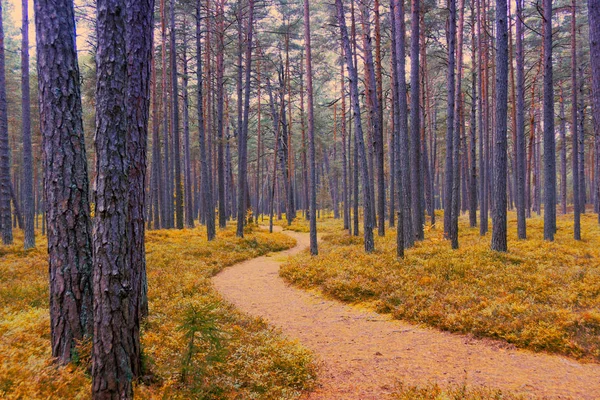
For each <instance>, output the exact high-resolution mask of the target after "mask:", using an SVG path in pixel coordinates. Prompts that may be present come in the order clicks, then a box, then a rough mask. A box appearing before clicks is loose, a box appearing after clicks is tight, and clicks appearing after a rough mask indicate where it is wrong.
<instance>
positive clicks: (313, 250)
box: [304, 0, 348, 256]
mask: <svg viewBox="0 0 600 400" xmlns="http://www.w3.org/2000/svg"><path fill="white" fill-rule="evenodd" d="M308 1H309V0H305V1H304V48H305V49H306V60H305V61H306V99H307V107H308V162H309V175H310V182H309V191H310V195H309V197H310V199H309V203H310V204H309V225H310V254H311V255H313V256H316V255H317V254H319V249H318V246H317V214H316V213H317V186H316V185H317V182H316V180H317V176H316V166H315V117H314V105H313V80H312V78H313V72H312V49H311V41H310V7H309V4H308ZM346 36H348V35H347V34H346Z"/></svg>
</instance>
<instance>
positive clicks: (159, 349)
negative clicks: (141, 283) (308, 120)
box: [0, 228, 316, 399]
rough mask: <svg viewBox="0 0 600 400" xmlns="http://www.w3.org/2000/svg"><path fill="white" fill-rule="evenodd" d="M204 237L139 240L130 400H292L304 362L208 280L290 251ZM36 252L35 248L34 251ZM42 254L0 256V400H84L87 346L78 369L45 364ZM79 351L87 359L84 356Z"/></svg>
mask: <svg viewBox="0 0 600 400" xmlns="http://www.w3.org/2000/svg"><path fill="white" fill-rule="evenodd" d="M204 237H205V232H204V229H199V228H198V229H191V230H183V231H153V232H149V233H148V236H147V241H146V242H147V260H148V281H149V302H150V304H149V306H150V317H149V318H148V321H147V322H146V323H145V324H144V326H143V327H142V346H143V352H144V363H145V364H146V366H147V367H148V371H149V374H148V376H146V377H145V381H147V383H145V384H140V385H136V389H135V390H136V395H137V397H138V398H157V399H158V398H160V399H162V398H169V399H173V398H175V399H177V398H179V399H188V398H214V399H220V398H223V399H228V398H244V399H246V398H248V399H251V398H261V399H274V398H277V399H279V398H294V397H297V396H298V395H299V394H300V393H301V392H302V391H304V390H306V389H309V388H310V387H311V386H312V384H313V383H314V380H315V375H316V372H315V367H314V363H313V360H312V358H311V356H310V353H309V352H308V351H307V350H305V349H303V348H302V347H301V346H300V345H299V344H298V343H295V342H290V341H287V340H284V339H283V338H282V337H281V336H280V335H279V333H278V332H277V331H275V330H273V329H272V328H269V327H268V326H267V325H266V324H265V323H264V322H262V321H260V320H258V319H254V318H250V317H247V316H245V315H242V314H241V313H239V312H238V311H236V310H235V309H234V308H233V307H231V306H230V305H228V304H226V303H224V302H223V301H222V299H221V298H220V297H219V296H218V294H217V293H216V292H215V291H214V290H213V288H212V286H211V284H210V281H209V278H210V277H211V276H212V275H214V274H215V273H216V272H218V271H220V270H221V269H223V268H224V267H226V266H229V265H232V264H234V263H237V262H239V261H242V260H245V259H248V258H252V257H256V256H259V255H262V254H265V253H268V252H270V251H277V250H282V249H285V248H289V247H290V246H292V245H293V244H294V243H293V239H290V238H289V237H287V236H284V235H281V234H267V233H263V232H259V231H258V230H256V231H249V232H248V234H247V235H246V238H244V239H239V238H236V237H235V235H234V231H233V230H230V229H228V230H226V231H224V232H219V233H218V239H217V240H215V241H214V242H211V243H207V242H206V240H205V238H204ZM39 242H41V240H40V241H39ZM47 268H48V266H47V259H46V251H45V244H44V243H38V248H37V249H35V250H30V251H23V250H22V237H17V240H16V244H15V245H14V246H10V247H0V398H28V399H30V398H33V399H35V398H44V399H45V398H69V399H78V398H81V399H86V398H89V393H90V390H91V389H90V378H89V375H88V373H87V371H86V369H87V366H88V362H87V361H89V360H88V357H86V355H85V354H89V345H87V346H86V345H83V346H81V350H80V351H81V353H82V355H81V358H82V360H81V361H80V362H79V363H74V364H72V365H69V366H67V367H64V368H58V367H56V366H55V364H53V363H52V360H51V358H50V343H49V341H50V336H49V335H50V330H49V315H48V282H47V279H48V278H47V274H48V272H47ZM86 348H87V350H86Z"/></svg>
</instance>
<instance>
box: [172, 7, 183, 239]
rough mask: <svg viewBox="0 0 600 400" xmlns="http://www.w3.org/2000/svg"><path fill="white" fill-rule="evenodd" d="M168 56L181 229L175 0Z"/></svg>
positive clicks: (177, 214)
mask: <svg viewBox="0 0 600 400" xmlns="http://www.w3.org/2000/svg"><path fill="white" fill-rule="evenodd" d="M169 8H170V17H171V18H170V25H171V26H170V33H171V34H170V35H169V39H170V56H171V57H170V58H171V90H172V91H173V92H172V94H173V95H172V96H171V101H172V102H173V104H172V107H173V109H172V116H171V118H172V121H173V122H172V124H173V125H172V126H173V163H174V164H175V168H174V171H175V175H174V177H173V178H174V182H175V227H176V228H177V229H183V187H182V186H181V145H180V143H179V142H180V136H179V85H178V83H177V47H176V44H175V0H171V2H170V7H169Z"/></svg>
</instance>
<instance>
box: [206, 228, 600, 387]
mask: <svg viewBox="0 0 600 400" xmlns="http://www.w3.org/2000/svg"><path fill="white" fill-rule="evenodd" d="M285 233H286V234H288V235H290V236H291V237H293V238H295V239H296V240H297V245H296V246H295V247H294V248H292V249H289V250H286V251H283V252H280V253H275V254H272V255H269V256H264V257H259V258H255V259H252V260H248V261H246V262H242V263H239V264H236V265H234V266H231V267H229V268H226V269H225V270H224V271H222V272H221V273H220V274H218V275H217V276H215V277H214V278H213V282H214V285H215V287H216V288H217V290H218V291H219V292H220V293H221V294H222V295H223V297H224V298H225V299H227V300H228V301H230V302H232V303H233V304H235V305H236V306H237V307H238V308H240V309H241V310H243V311H245V312H247V313H249V314H251V315H254V316H260V317H263V318H264V319H266V320H267V321H269V322H270V323H271V324H272V325H274V326H277V327H279V328H281V330H282V331H283V332H284V333H285V334H286V335H287V336H288V337H290V338H293V339H298V340H299V341H300V343H302V344H303V345H304V346H305V347H307V348H308V349H310V350H312V351H313V352H314V353H315V354H316V355H317V357H318V359H319V362H320V364H321V370H320V376H319V388H318V389H317V390H316V391H315V392H313V393H311V394H310V395H309V396H308V399H380V398H382V397H385V395H386V394H388V393H390V392H391V391H392V390H393V388H394V386H395V384H396V383H397V382H398V381H403V382H404V383H405V384H407V385H417V384H427V383H430V382H436V383H438V384H439V385H440V386H444V385H445V384H448V383H456V384H463V383H466V384H467V385H486V386H489V387H492V388H497V389H502V390H509V391H513V392H517V393H521V394H526V395H531V396H532V397H548V398H560V399H569V398H572V399H600V365H598V364H581V363H578V362H576V361H574V360H571V359H568V358H565V357H561V356H554V355H548V354H541V353H533V352H529V351H524V350H516V349H512V348H511V347H510V346H508V345H505V344H503V343H501V342H495V341H491V340H476V339H473V338H470V337H468V336H464V335H457V334H451V333H446V332H440V331H438V330H436V329H430V328H422V327H419V326H416V325H412V324H409V323H406V322H402V321H396V320H391V319H390V318H389V317H388V316H385V315H381V314H377V313H374V312H370V311H365V310H361V309H359V308H357V307H353V306H348V305H345V304H342V303H339V302H337V301H332V300H328V299H325V298H323V297H321V296H320V295H318V294H314V293H310V292H306V291H303V290H300V289H297V288H294V287H291V286H289V285H287V284H286V283H285V282H284V281H283V280H282V279H281V278H280V277H279V266H280V265H281V264H282V262H283V261H285V259H286V257H287V256H290V255H293V254H296V253H298V252H299V251H302V250H303V249H305V248H307V247H308V243H309V238H308V234H307V233H296V232H288V231H286V232H285Z"/></svg>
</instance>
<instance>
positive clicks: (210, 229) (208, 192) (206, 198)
mask: <svg viewBox="0 0 600 400" xmlns="http://www.w3.org/2000/svg"><path fill="white" fill-rule="evenodd" d="M201 9H202V5H201V0H197V3H196V63H197V65H196V79H197V81H198V89H197V90H198V93H197V96H198V99H197V103H198V142H199V145H200V180H201V191H202V200H203V203H204V205H205V210H204V215H205V218H206V236H207V238H208V240H209V241H210V240H213V239H214V238H215V208H214V207H213V206H212V204H213V196H212V185H211V182H210V171H209V168H210V161H209V160H208V159H207V156H206V134H205V130H204V109H203V107H202V106H203V104H204V97H203V93H202V88H203V82H202V42H201V35H202V28H201V25H200V22H201V19H202V18H201V14H200V11H201ZM217 87H219V84H218V83H217ZM217 101H221V106H222V104H223V103H222V99H221V100H217ZM217 107H218V106H217ZM222 116H223V115H222V110H221V115H218V116H217V118H219V117H221V119H219V120H218V122H217V123H221V129H222V127H223V126H222ZM221 133H222V131H221ZM222 149H223V147H222V145H221V150H222ZM222 156H223V154H222V153H221V157H222ZM219 168H220V169H222V166H221V167H219ZM220 188H221V187H220V186H219V189H220ZM220 203H221V201H220V200H219V204H220ZM220 219H221V217H219V221H220Z"/></svg>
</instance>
